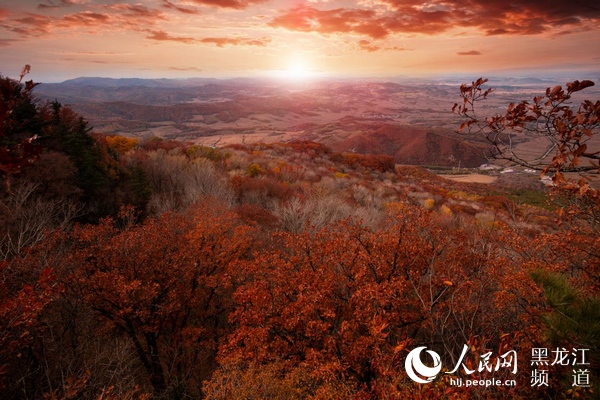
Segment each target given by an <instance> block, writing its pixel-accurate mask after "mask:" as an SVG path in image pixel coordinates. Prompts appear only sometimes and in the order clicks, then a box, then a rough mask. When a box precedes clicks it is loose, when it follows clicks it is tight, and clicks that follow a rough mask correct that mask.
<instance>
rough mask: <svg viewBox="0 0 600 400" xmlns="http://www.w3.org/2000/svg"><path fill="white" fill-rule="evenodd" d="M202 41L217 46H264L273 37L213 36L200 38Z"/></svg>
mask: <svg viewBox="0 0 600 400" xmlns="http://www.w3.org/2000/svg"><path fill="white" fill-rule="evenodd" d="M200 42H201V43H210V44H214V45H216V46H217V47H225V46H227V45H230V46H259V47H264V46H266V45H268V44H269V43H270V42H271V38H260V39H250V38H224V37H213V38H204V39H200Z"/></svg>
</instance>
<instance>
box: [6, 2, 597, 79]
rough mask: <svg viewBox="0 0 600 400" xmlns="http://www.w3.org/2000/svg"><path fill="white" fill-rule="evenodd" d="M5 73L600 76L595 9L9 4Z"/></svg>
mask: <svg viewBox="0 0 600 400" xmlns="http://www.w3.org/2000/svg"><path fill="white" fill-rule="evenodd" d="M0 60H1V62H0V74H2V75H5V76H11V77H18V74H19V72H20V71H21V68H22V67H23V65H24V64H31V66H32V78H34V80H36V81H42V82H54V81H62V80H65V79H70V78H75V77H78V76H106V77H114V78H119V77H144V78H157V77H166V78H185V77H235V76H282V77H290V78H299V77H306V76H321V75H323V76H376V77H377V76H396V75H405V76H430V75H433V76H437V75H440V74H462V75H469V74H472V75H474V76H475V75H482V74H486V73H488V74H489V73H497V74H504V75H510V74H521V75H525V76H534V77H535V76H543V75H544V74H546V73H548V74H552V73H558V72H565V73H567V74H570V75H572V76H573V77H574V78H578V79H583V78H586V77H587V76H585V74H589V73H596V75H595V76H598V73H599V72H600V3H598V1H597V0H447V1H423V0H359V1H346V0H305V1H301V0H0Z"/></svg>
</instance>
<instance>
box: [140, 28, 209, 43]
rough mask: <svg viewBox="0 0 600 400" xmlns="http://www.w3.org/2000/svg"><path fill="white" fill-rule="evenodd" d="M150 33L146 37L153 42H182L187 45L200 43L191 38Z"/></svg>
mask: <svg viewBox="0 0 600 400" xmlns="http://www.w3.org/2000/svg"><path fill="white" fill-rule="evenodd" d="M149 33H150V34H149V35H148V36H146V38H147V39H151V40H158V41H169V42H180V43H186V44H191V43H196V42H198V40H197V39H194V38H191V37H181V36H171V35H169V34H168V33H167V32H165V31H149Z"/></svg>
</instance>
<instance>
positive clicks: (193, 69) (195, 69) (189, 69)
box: [169, 67, 203, 72]
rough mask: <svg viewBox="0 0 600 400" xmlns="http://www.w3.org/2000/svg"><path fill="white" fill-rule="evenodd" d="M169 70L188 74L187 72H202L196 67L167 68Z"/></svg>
mask: <svg viewBox="0 0 600 400" xmlns="http://www.w3.org/2000/svg"><path fill="white" fill-rule="evenodd" d="M169 69H170V70H171V71H181V72H188V71H194V72H202V71H203V69H202V68H198V67H169Z"/></svg>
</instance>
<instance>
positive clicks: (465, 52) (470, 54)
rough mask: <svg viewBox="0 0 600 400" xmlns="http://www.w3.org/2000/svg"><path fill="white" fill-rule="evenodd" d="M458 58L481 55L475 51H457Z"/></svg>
mask: <svg viewBox="0 0 600 400" xmlns="http://www.w3.org/2000/svg"><path fill="white" fill-rule="evenodd" d="M456 54H458V55H459V56H480V55H481V53H480V52H479V51H477V50H470V51H459V52H458V53H456Z"/></svg>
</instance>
